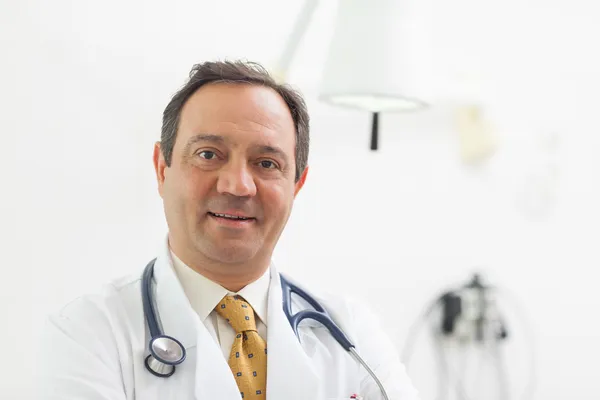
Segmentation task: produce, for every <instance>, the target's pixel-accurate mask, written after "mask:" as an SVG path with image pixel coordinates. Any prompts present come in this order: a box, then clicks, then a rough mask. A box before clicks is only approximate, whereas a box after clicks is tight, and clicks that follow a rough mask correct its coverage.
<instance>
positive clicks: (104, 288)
mask: <svg viewBox="0 0 600 400" xmlns="http://www.w3.org/2000/svg"><path fill="white" fill-rule="evenodd" d="M140 281H141V277H135V276H124V277H119V278H117V279H114V280H112V281H109V282H106V283H104V284H102V285H101V286H99V287H98V288H97V289H95V290H93V291H90V292H89V293H85V294H82V295H80V296H79V297H76V298H74V299H72V300H71V301H69V302H67V303H66V304H64V305H63V306H62V307H60V308H59V309H57V310H55V311H54V312H52V313H50V314H49V315H48V316H47V320H46V323H47V326H48V328H50V329H57V328H58V330H60V331H62V332H63V333H64V334H67V335H71V334H72V335H78V333H83V332H84V331H86V332H87V331H94V335H93V336H97V335H102V334H103V333H104V334H109V333H110V332H112V331H113V328H114V327H115V325H117V324H119V323H120V322H122V321H124V320H126V319H127V318H128V316H129V314H130V313H131V311H132V308H135V307H136V304H137V303H140V304H141V294H140V293H141V292H140Z"/></svg>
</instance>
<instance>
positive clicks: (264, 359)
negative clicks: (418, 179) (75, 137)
mask: <svg viewBox="0 0 600 400" xmlns="http://www.w3.org/2000/svg"><path fill="white" fill-rule="evenodd" d="M308 147H309V116H308V113H307V110H306V106H305V103H304V101H303V99H302V97H301V96H300V95H299V94H298V93H296V92H295V91H293V90H291V89H290V88H288V87H286V86H282V85H279V84H277V83H276V82H275V81H274V80H273V79H272V78H271V77H270V76H269V74H268V73H267V72H266V71H265V70H264V69H263V68H262V67H260V66H258V65H256V64H251V63H242V62H207V63H204V64H201V65H197V66H195V67H194V68H193V70H192V72H191V74H190V80H189V82H188V83H187V84H186V85H185V86H184V87H183V88H182V89H181V90H180V91H179V92H178V93H177V94H176V95H175V96H174V97H173V99H172V100H171V102H170V103H169V104H168V105H167V107H166V109H165V111H164V116H163V126H162V135H161V141H160V143H157V144H156V145H155V148H154V167H155V171H156V178H157V182H158V191H159V193H160V196H161V197H162V199H163V202H164V210H165V216H166V220H167V224H168V228H169V229H168V235H167V238H166V239H165V244H164V248H163V249H161V250H160V252H159V254H158V256H157V259H156V261H155V263H154V272H153V276H154V279H153V281H152V288H151V290H150V294H151V295H152V296H153V298H154V301H153V303H152V304H154V306H155V307H156V313H157V318H158V319H159V323H160V326H161V328H162V331H163V333H164V334H165V335H168V336H171V337H173V338H175V339H176V340H178V341H179V342H180V343H181V345H182V346H183V348H184V349H185V354H186V356H185V359H184V360H183V362H181V363H179V364H177V365H176V368H175V370H172V368H171V369H168V368H167V370H166V371H167V372H166V374H167V375H168V374H170V373H171V372H172V375H170V376H168V377H160V376H157V371H160V370H156V369H153V368H150V367H151V366H152V365H153V364H152V362H151V359H150V361H149V362H146V361H145V360H146V359H147V357H148V355H149V350H148V343H149V341H150V339H151V333H150V332H149V328H148V324H147V322H146V318H145V313H144V311H145V310H144V305H143V301H142V295H141V291H142V288H141V287H142V279H141V271H140V274H139V275H136V276H133V277H130V278H125V279H121V280H117V281H115V282H113V283H111V284H110V285H108V286H107V288H106V289H105V290H104V291H103V292H101V293H99V294H96V295H89V296H84V297H82V298H79V299H78V300H76V301H74V302H72V303H70V304H69V305H67V306H66V307H65V308H63V309H62V310H61V312H60V313H58V314H57V315H55V316H52V317H51V318H50V320H49V324H48V329H47V332H46V333H45V337H46V340H47V343H46V344H45V345H44V346H43V348H45V349H46V353H45V354H43V355H42V361H43V364H42V367H41V371H42V372H43V376H41V377H40V388H41V389H42V391H41V396H40V397H41V398H43V399H82V400H83V399H90V400H92V399H93V400H109V399H110V400H122V399H140V400H146V399H177V400H186V399H210V400H217V399H218V400H229V399H231V400H234V399H236V400H237V399H242V398H243V399H265V398H269V399H274V400H279V399H281V400H289V399H292V400H294V399H296V400H301V399H302V400H304V399H311V400H313V399H349V398H352V397H351V396H355V397H353V398H361V397H360V396H362V398H365V399H383V398H384V397H383V396H382V394H381V391H380V389H379V387H378V385H377V383H376V381H375V380H374V379H373V378H372V377H371V376H370V375H369V374H368V373H367V371H366V370H365V368H364V367H362V366H361V365H360V364H359V363H358V362H357V361H356V360H354V359H353V358H352V357H351V356H350V355H349V354H348V353H347V352H346V351H345V350H344V349H343V348H342V347H341V346H340V345H339V344H338V343H337V342H336V341H335V339H334V338H333V337H332V335H331V334H330V333H329V332H328V331H327V330H326V329H325V328H323V326H322V325H321V324H319V323H318V322H314V321H306V322H303V323H302V324H301V325H300V327H299V328H298V337H297V336H296V335H295V333H294V331H293V329H292V327H291V325H290V323H289V321H288V318H287V317H286V315H285V314H284V312H283V307H282V301H283V300H282V299H283V297H282V296H283V294H282V284H281V281H280V277H279V274H278V272H277V271H276V269H275V266H274V265H273V264H272V262H271V256H272V253H273V249H274V248H275V245H276V243H277V241H278V239H279V237H280V235H281V233H282V231H283V229H284V227H285V225H286V223H287V221H288V218H289V216H290V213H291V210H292V204H293V202H294V198H295V196H296V195H297V194H298V192H299V191H300V189H301V188H302V186H303V184H304V182H305V180H306V176H307V172H308V167H307V160H308ZM300 287H304V286H303V285H300ZM307 290H308V289H307ZM313 296H314V298H315V299H316V300H317V301H318V302H319V303H320V304H322V305H323V306H324V307H325V309H326V310H327V311H328V312H329V313H330V315H331V316H332V317H333V318H334V319H335V320H336V323H337V324H338V325H339V326H340V328H342V329H343V330H344V331H345V333H346V335H347V336H348V338H349V339H350V340H351V341H352V342H353V344H354V345H355V346H356V351H357V353H358V354H359V355H361V356H362V357H363V358H364V360H365V361H366V362H367V364H368V365H369V366H370V367H371V368H372V369H373V371H374V372H375V374H376V375H377V376H378V378H379V379H380V380H381V381H382V383H383V386H384V388H385V389H386V391H387V394H388V396H389V398H390V399H397V400H414V399H416V398H417V395H416V392H415V390H414V389H413V387H412V385H411V383H410V381H409V380H408V378H407V376H406V374H405V371H404V369H403V367H402V365H401V364H400V362H399V360H398V356H397V351H396V346H395V345H394V343H392V342H391V341H390V340H389V339H388V338H387V337H386V336H385V335H384V333H383V332H382V330H381V328H380V327H379V326H378V325H377V321H376V319H375V318H374V317H373V314H371V313H370V312H368V311H367V310H365V309H364V308H363V307H362V306H360V305H355V304H350V303H349V302H347V301H345V300H343V299H339V298H331V297H326V296H319V295H317V294H313ZM293 305H294V308H295V309H304V308H307V304H306V303H304V302H302V301H301V300H297V299H295V300H294V301H293ZM146 311H147V310H146Z"/></svg>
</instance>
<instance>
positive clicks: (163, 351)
mask: <svg viewBox="0 0 600 400" xmlns="http://www.w3.org/2000/svg"><path fill="white" fill-rule="evenodd" d="M154 262H155V260H152V261H150V262H149V263H148V265H147V266H146V268H145V269H144V272H143V275H142V302H143V308H144V316H145V319H146V323H147V325H148V330H149V331H150V336H151V338H150V341H149V343H148V350H149V352H150V354H149V355H148V356H147V357H146V359H145V365H146V369H148V371H150V372H151V373H152V374H153V375H155V376H157V377H161V378H168V377H170V376H171V375H173V374H174V373H175V368H176V366H177V365H179V364H181V363H182V362H183V361H184V360H185V357H186V353H185V348H184V347H183V345H182V344H181V342H180V341H178V340H177V339H175V338H173V337H171V336H167V335H165V334H164V332H163V331H162V329H161V327H160V325H159V322H158V321H159V319H158V315H157V313H156V309H155V307H154V298H153V295H152V278H153V274H154ZM280 277H281V290H282V292H283V312H284V313H285V316H286V317H287V319H288V321H289V323H290V325H291V326H292V329H293V331H294V333H295V334H296V337H298V338H299V335H298V325H299V324H300V322H302V321H303V320H308V319H312V320H315V321H317V322H319V323H321V325H323V326H324V327H325V328H327V330H328V331H329V333H330V334H331V335H332V336H333V338H334V339H335V340H336V341H337V342H338V343H339V344H340V346H342V347H343V348H344V349H345V350H346V351H347V352H348V353H350V355H351V356H352V357H353V358H354V359H355V360H356V361H357V362H359V363H360V364H361V365H362V366H363V367H364V368H365V369H366V370H367V372H368V373H369V375H371V377H372V378H373V380H374V381H375V382H376V383H377V386H379V389H380V390H381V394H382V395H383V398H384V399H385V400H388V395H387V393H386V391H385V389H384V387H383V385H382V383H381V381H380V380H379V379H378V378H377V376H376V375H375V373H374V372H373V370H372V369H371V368H369V366H368V364H367V363H366V362H365V361H364V360H363V359H362V358H361V357H360V356H359V355H358V353H357V352H356V350H354V345H353V344H352V343H351V342H350V340H348V338H347V337H346V335H345V334H344V332H343V331H342V330H341V329H340V328H339V327H338V326H337V325H336V323H335V322H334V321H333V319H332V318H331V317H330V316H329V314H328V313H327V311H326V310H325V309H324V308H323V307H322V306H321V305H320V304H319V303H318V302H317V301H316V300H315V299H314V298H313V297H312V296H310V295H309V294H308V293H307V292H306V291H304V290H302V289H301V288H299V287H298V286H297V285H295V284H293V283H291V282H289V281H288V280H287V279H285V278H284V277H283V275H280ZM292 294H296V295H297V296H299V297H300V298H302V299H303V300H304V301H305V302H306V303H308V304H309V305H310V306H311V307H313V309H314V310H302V311H298V312H297V313H295V314H293V311H292Z"/></svg>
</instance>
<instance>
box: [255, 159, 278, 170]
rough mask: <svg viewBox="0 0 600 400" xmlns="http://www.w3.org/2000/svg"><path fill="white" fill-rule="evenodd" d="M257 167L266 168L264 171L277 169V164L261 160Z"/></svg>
mask: <svg viewBox="0 0 600 400" xmlns="http://www.w3.org/2000/svg"><path fill="white" fill-rule="evenodd" d="M258 165H260V166H261V167H263V168H266V169H273V168H277V164H275V163H274V162H273V161H271V160H262V161H261V162H259V163H258Z"/></svg>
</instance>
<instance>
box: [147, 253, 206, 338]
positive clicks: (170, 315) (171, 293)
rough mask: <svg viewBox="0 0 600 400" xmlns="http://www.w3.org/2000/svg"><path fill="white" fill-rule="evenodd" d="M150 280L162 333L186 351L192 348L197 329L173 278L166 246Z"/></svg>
mask: <svg viewBox="0 0 600 400" xmlns="http://www.w3.org/2000/svg"><path fill="white" fill-rule="evenodd" d="M154 279H155V280H156V295H155V296H156V301H155V303H156V309H157V311H158V319H159V323H160V324H161V326H162V329H163V332H164V334H165V335H168V336H172V337H174V338H175V339H177V340H179V341H180V342H181V343H182V344H183V346H184V347H185V348H186V350H187V349H189V348H193V347H194V346H196V329H197V325H196V324H195V323H194V321H195V320H197V319H198V318H197V315H196V313H195V312H194V310H193V309H192V307H191V305H190V302H189V301H188V299H187V296H186V295H185V292H184V291H183V288H182V287H181V284H180V283H179V280H178V279H177V275H176V274H175V270H174V269H173V264H172V261H171V256H170V255H169V248H168V244H166V245H165V246H164V247H163V250H162V252H161V253H160V254H159V255H158V257H157V258H156V262H155V264H154Z"/></svg>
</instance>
